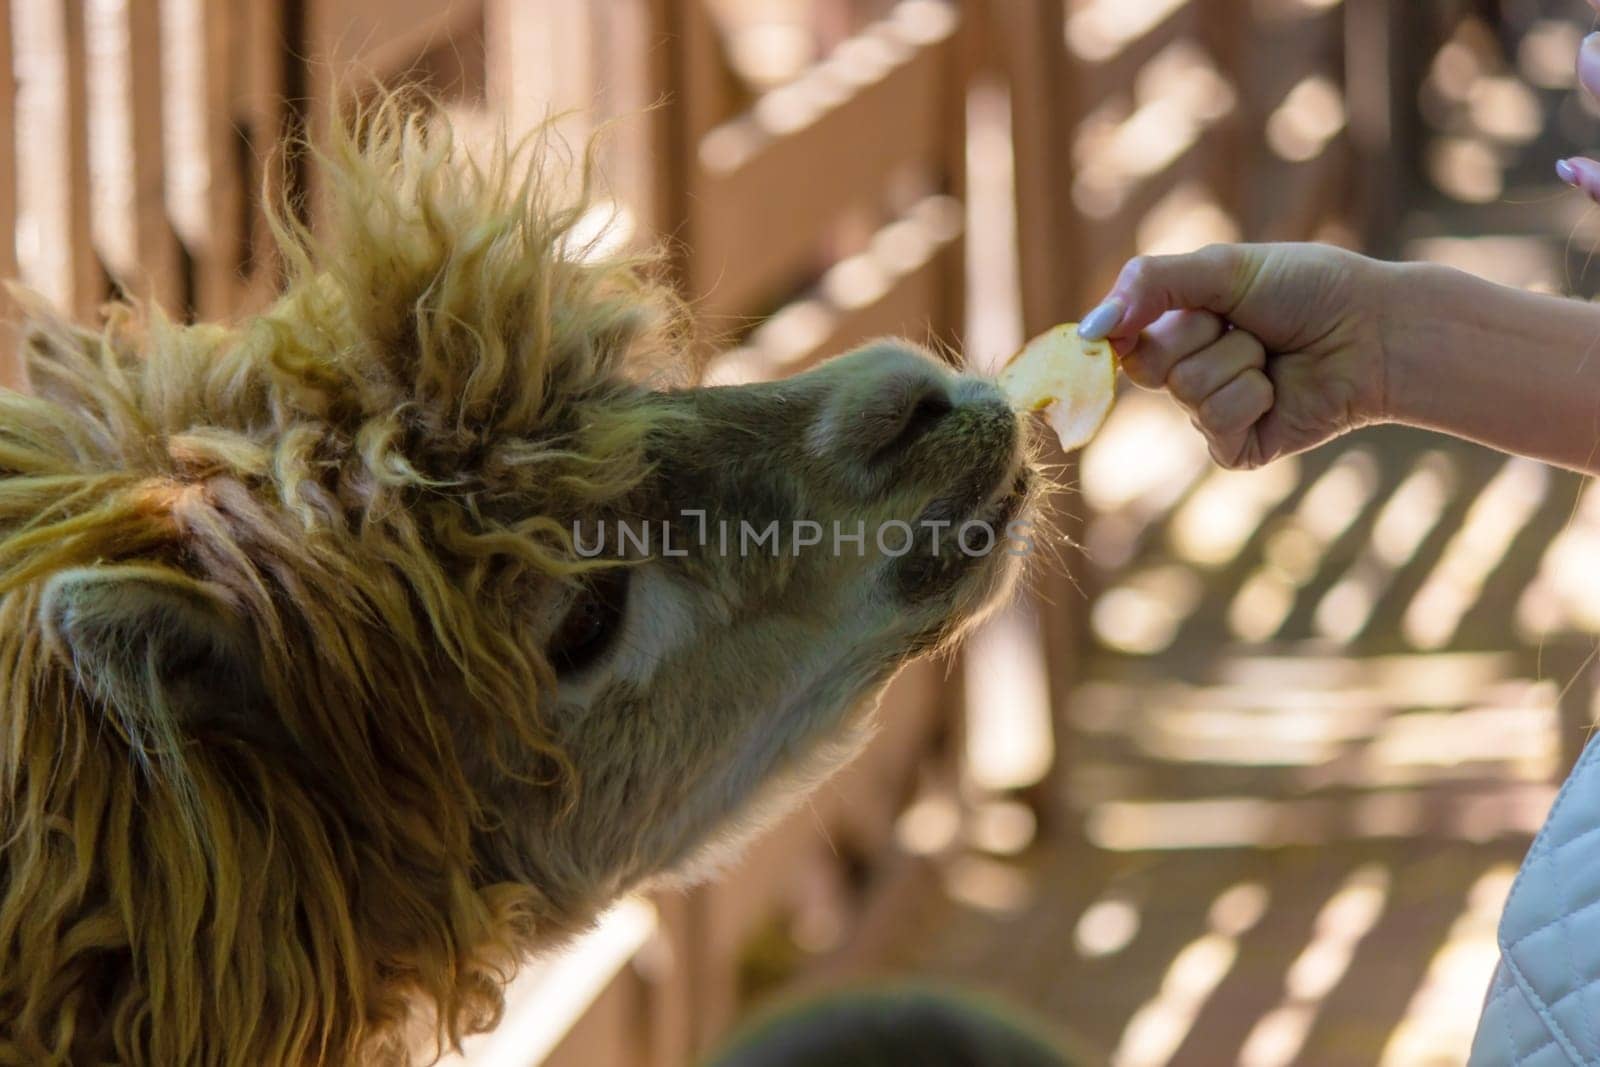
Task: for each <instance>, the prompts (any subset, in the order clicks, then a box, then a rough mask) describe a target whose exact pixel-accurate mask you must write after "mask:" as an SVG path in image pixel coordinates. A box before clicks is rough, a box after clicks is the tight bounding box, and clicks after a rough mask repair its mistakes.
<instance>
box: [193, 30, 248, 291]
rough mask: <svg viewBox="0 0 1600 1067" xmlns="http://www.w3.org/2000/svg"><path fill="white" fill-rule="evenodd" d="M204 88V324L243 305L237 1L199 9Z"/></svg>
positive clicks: (199, 283)
mask: <svg viewBox="0 0 1600 1067" xmlns="http://www.w3.org/2000/svg"><path fill="white" fill-rule="evenodd" d="M199 13H200V18H201V20H202V27H201V35H202V36H201V41H202V49H203V51H202V55H203V57H204V58H203V62H204V71H203V78H204V83H205V90H204V92H205V126H204V133H203V136H204V152H205V161H206V169H207V173H208V175H209V180H208V182H207V185H206V198H205V199H206V204H205V206H206V234H205V247H204V248H203V249H202V250H201V252H200V255H199V257H198V259H199V269H198V271H197V272H196V273H197V277H196V279H195V281H196V287H195V288H196V293H195V304H196V308H197V310H198V313H199V314H200V316H201V317H203V318H227V317H228V316H229V315H231V314H232V313H233V311H234V309H235V308H236V307H238V305H239V303H240V300H241V290H242V288H243V286H242V280H241V279H240V277H239V266H240V262H241V259H242V255H241V249H242V245H241V242H242V240H243V236H244V234H243V206H244V201H243V187H242V182H241V175H240V173H239V159H240V144H239V136H238V134H237V133H236V132H235V130H234V106H235V102H236V99H237V85H238V82H237V79H238V77H239V75H240V69H239V52H238V49H237V47H236V45H237V44H238V41H239V37H240V31H241V29H242V28H243V20H242V18H241V15H242V12H241V10H240V7H239V5H238V4H236V3H235V2H234V0H210V2H208V3H205V4H202V5H200V8H199Z"/></svg>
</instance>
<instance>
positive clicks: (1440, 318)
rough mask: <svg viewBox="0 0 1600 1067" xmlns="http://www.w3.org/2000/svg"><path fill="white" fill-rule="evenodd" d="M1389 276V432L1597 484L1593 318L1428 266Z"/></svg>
mask: <svg viewBox="0 0 1600 1067" xmlns="http://www.w3.org/2000/svg"><path fill="white" fill-rule="evenodd" d="M1390 269H1391V270H1393V271H1395V272H1396V274H1397V277H1393V278H1391V279H1388V281H1389V284H1388V285H1387V286H1386V292H1387V293H1388V294H1390V299H1391V301H1392V303H1391V305H1390V306H1389V307H1388V308H1387V309H1386V311H1385V313H1384V319H1385V321H1384V322H1383V323H1382V324H1381V326H1380V332H1381V334H1382V336H1383V338H1384V347H1385V361H1384V362H1385V381H1384V409H1385V410H1384V415H1385V416H1386V417H1387V418H1388V419H1389V420H1391V421H1394V422H1401V423H1406V424H1408V425H1413V426H1423V427H1427V428H1428V429H1432V430H1439V431H1442V432H1444V433H1448V434H1451V435H1452V436H1456V437H1463V438H1467V439H1470V440H1473V441H1478V442H1480V443H1482V444H1486V445H1489V446H1491V447H1493V448H1498V449H1501V450H1502V451H1506V452H1514V453H1517V454H1519V455H1524V456H1532V457H1534V458H1536V459H1542V460H1546V461H1548V462H1550V463H1555V464H1558V465H1560V466H1563V467H1569V468H1572V469H1574V470H1581V471H1586V472H1588V473H1591V474H1600V307H1597V306H1596V305H1593V304H1589V303H1586V302H1583V301H1579V300H1570V299H1563V298H1561V297H1553V296H1544V295H1540V294H1536V293H1528V292H1523V291H1521V290H1517V289H1508V288H1505V287H1503V286H1498V285H1494V284H1492V283H1490V282H1486V281H1483V280H1482V279H1479V278H1474V277H1472V276H1470V275H1467V274H1463V273H1461V272H1459V271H1454V270H1450V269H1448V268H1443V267H1438V266H1433V265H1427V264H1401V265H1396V266H1394V267H1392V268H1390Z"/></svg>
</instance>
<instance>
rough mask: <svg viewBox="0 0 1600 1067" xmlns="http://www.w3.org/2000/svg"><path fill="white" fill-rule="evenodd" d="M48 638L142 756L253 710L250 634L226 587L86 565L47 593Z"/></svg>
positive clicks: (153, 570) (162, 572)
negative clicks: (235, 609) (214, 723)
mask: <svg viewBox="0 0 1600 1067" xmlns="http://www.w3.org/2000/svg"><path fill="white" fill-rule="evenodd" d="M39 614H40V621H41V623H42V624H43V628H44V633H45V636H46V640H47V641H49V642H50V643H51V644H53V645H54V646H55V647H56V649H57V650H58V652H59V653H60V654H61V655H63V657H64V658H65V659H67V661H68V662H70V663H71V665H72V670H73V673H74V675H75V676H76V678H77V681H78V684H79V685H80V686H82V687H83V689H84V690H85V691H86V692H88V693H89V694H90V695H92V696H93V697H94V698H96V699H97V700H98V701H100V702H101V703H102V704H104V705H105V707H106V710H107V712H108V713H109V714H111V715H112V716H113V717H114V718H115V720H116V722H117V724H118V725H119V726H120V727H121V729H122V731H123V733H124V734H126V736H127V739H128V742H129V744H130V745H131V746H132V747H133V748H134V750H135V752H136V753H139V754H140V755H141V756H142V757H146V758H156V759H159V758H160V757H161V756H162V755H174V754H175V751H176V747H177V745H178V744H179V743H180V742H181V740H182V737H181V735H182V734H183V733H185V732H188V731H192V730H194V729H195V728H196V727H199V726H202V725H211V724H212V721H213V720H217V719H225V718H233V717H240V718H243V717H246V716H248V715H249V713H250V711H251V710H252V708H253V707H254V706H255V704H256V701H257V698H258V695H259V688H258V686H257V685H255V684H254V681H253V679H254V677H255V675H254V671H253V670H252V669H251V667H250V664H251V662H252V659H251V657H250V656H249V655H248V653H247V651H246V650H247V648H248V633H247V631H246V628H245V626H244V625H243V623H242V622H241V620H240V619H239V618H238V615H237V613H236V612H235V611H234V610H233V609H232V607H231V605H230V603H229V601H228V598H227V596H226V594H225V593H224V592H223V591H222V589H221V588H220V587H219V586H216V585H213V584H212V583H209V582H201V581H196V580H195V579H193V578H189V577H187V576H186V575H182V574H179V573H177V572H176V571H172V570H169V569H167V568H163V567H154V566H101V567H79V568H75V569H73V570H69V571H63V572H62V573H60V574H58V575H56V576H55V577H53V578H52V579H50V581H49V583H48V584H47V585H46V586H45V591H44V597H43V599H42V600H41V602H40V606H39Z"/></svg>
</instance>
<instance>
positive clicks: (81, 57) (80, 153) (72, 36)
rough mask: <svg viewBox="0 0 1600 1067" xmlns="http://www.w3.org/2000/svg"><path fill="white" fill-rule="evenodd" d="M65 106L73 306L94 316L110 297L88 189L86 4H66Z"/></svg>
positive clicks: (62, 13)
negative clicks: (96, 252) (95, 240)
mask: <svg viewBox="0 0 1600 1067" xmlns="http://www.w3.org/2000/svg"><path fill="white" fill-rule="evenodd" d="M58 10H59V12H60V17H61V18H62V20H63V21H62V31H63V32H62V44H63V49H64V52H65V54H64V56H63V57H62V58H63V60H64V68H65V69H64V71H63V74H64V76H65V80H66V84H65V85H64V87H63V88H64V93H63V102H64V104H65V106H66V127H65V128H66V144H65V146H64V148H65V152H66V165H67V218H66V224H67V232H66V234H65V237H66V242H67V254H68V256H69V262H70V264H71V267H70V278H69V284H70V287H71V288H70V293H69V295H68V298H67V300H68V305H69V307H70V308H71V310H72V312H73V313H74V314H76V315H78V316H79V317H80V318H85V319H87V318H89V317H90V316H92V315H93V314H94V313H95V311H96V309H97V308H98V307H99V306H100V304H101V302H102V301H104V300H105V298H106V278H105V272H104V271H103V270H102V268H101V266H100V260H99V258H98V257H97V256H96V255H95V250H94V230H93V225H92V220H91V216H90V212H91V210H92V207H91V201H90V195H89V193H90V190H89V71H88V66H89V60H88V51H87V48H88V43H87V33H86V30H85V27H84V12H83V3H82V0H62V2H61V4H60V7H59V8H58Z"/></svg>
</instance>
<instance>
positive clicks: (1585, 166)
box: [1556, 0, 1600, 203]
mask: <svg viewBox="0 0 1600 1067" xmlns="http://www.w3.org/2000/svg"><path fill="white" fill-rule="evenodd" d="M1589 6H1590V7H1592V8H1594V10H1595V11H1596V13H1600V0H1589ZM1578 84H1579V85H1581V86H1583V91H1584V92H1586V93H1588V94H1589V95H1590V96H1591V97H1594V98H1596V99H1600V34H1595V33H1591V34H1590V35H1589V36H1587V37H1585V38H1584V39H1583V44H1581V45H1579V46H1578ZM1556 174H1557V175H1559V176H1560V178H1561V180H1562V181H1564V182H1566V183H1567V184H1568V185H1570V186H1573V187H1574V188H1576V189H1581V190H1583V192H1584V193H1585V195H1587V196H1588V197H1589V199H1590V200H1593V201H1595V202H1596V203H1600V162H1597V161H1596V160H1593V159H1589V158H1587V157H1584V156H1574V157H1572V158H1571V159H1563V160H1559V161H1557V163H1556Z"/></svg>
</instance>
